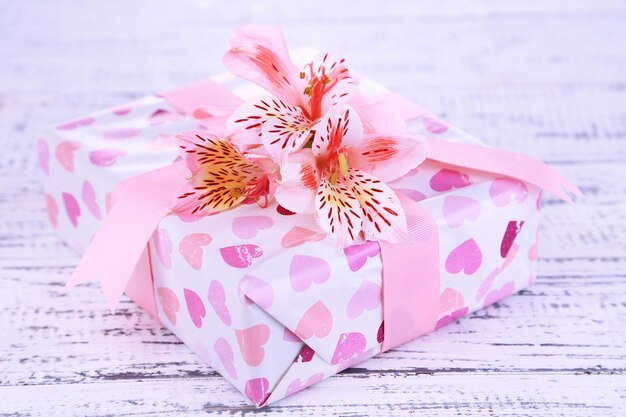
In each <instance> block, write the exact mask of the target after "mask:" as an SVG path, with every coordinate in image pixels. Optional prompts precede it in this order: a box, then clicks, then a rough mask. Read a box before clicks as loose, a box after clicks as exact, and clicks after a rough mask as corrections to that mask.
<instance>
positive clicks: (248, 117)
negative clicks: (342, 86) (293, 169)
mask: <svg viewBox="0 0 626 417" xmlns="http://www.w3.org/2000/svg"><path fill="white" fill-rule="evenodd" d="M227 125H228V126H227V133H228V134H230V135H232V137H233V140H234V141H235V142H236V143H237V144H238V145H240V146H243V147H249V146H254V145H257V144H260V143H262V144H263V145H265V148H266V149H267V151H268V152H269V154H270V156H271V157H272V158H273V159H274V160H276V161H281V160H282V158H283V156H284V155H287V154H289V153H292V152H295V151H297V150H299V149H301V148H302V146H303V145H304V144H305V143H306V142H307V141H308V140H309V138H310V137H311V134H312V132H311V123H310V122H309V120H308V119H307V118H306V117H304V115H303V113H302V110H301V109H300V107H296V106H291V105H289V104H287V103H285V102H284V101H283V100H280V99H278V98H272V97H266V98H264V99H261V100H253V101H248V102H245V103H244V104H242V105H241V106H240V107H239V108H237V109H236V110H235V112H234V113H233V115H232V116H231V117H230V118H229V120H228V123H227Z"/></svg>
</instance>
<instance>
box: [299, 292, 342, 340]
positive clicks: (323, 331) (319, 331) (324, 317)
mask: <svg viewBox="0 0 626 417" xmlns="http://www.w3.org/2000/svg"><path fill="white" fill-rule="evenodd" d="M332 327H333V315H332V313H331V312H330V310H329V309H328V307H326V305H325V304H324V303H323V302H321V301H318V302H317V303H315V304H313V305H312V306H311V307H310V308H309V309H308V310H307V311H306V312H305V313H304V314H303V315H302V318H301V319H300V321H299V322H298V325H297V327H296V330H295V333H296V335H297V336H298V337H299V338H300V339H302V340H306V339H310V338H311V337H313V336H315V337H317V338H319V339H321V338H324V337H326V336H328V334H329V333H330V331H331V329H332Z"/></svg>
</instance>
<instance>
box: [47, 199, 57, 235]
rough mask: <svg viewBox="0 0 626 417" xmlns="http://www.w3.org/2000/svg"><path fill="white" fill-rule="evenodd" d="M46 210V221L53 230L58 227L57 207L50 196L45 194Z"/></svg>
mask: <svg viewBox="0 0 626 417" xmlns="http://www.w3.org/2000/svg"><path fill="white" fill-rule="evenodd" d="M46 208H47V209H48V220H50V224H51V225H52V227H54V228H55V229H56V228H57V227H59V206H58V205H57V202H56V200H55V199H54V197H52V196H51V195H50V194H46Z"/></svg>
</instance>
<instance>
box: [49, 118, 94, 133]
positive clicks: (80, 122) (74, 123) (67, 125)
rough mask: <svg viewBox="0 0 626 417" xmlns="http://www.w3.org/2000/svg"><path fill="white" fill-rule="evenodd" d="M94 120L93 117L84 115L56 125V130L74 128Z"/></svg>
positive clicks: (86, 124) (87, 124)
mask: <svg viewBox="0 0 626 417" xmlns="http://www.w3.org/2000/svg"><path fill="white" fill-rule="evenodd" d="M95 120H96V119H94V118H93V117H85V118H83V119H76V120H72V121H69V122H67V123H63V124H62V125H59V126H57V130H74V129H76V128H78V127H81V126H89V125H90V124H92V123H93V122H94V121H95Z"/></svg>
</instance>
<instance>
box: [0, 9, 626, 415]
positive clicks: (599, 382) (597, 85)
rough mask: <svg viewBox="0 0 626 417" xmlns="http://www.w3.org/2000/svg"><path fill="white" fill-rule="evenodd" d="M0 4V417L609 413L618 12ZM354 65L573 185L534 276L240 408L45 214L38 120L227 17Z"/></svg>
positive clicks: (210, 48)
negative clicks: (105, 280) (365, 356)
mask: <svg viewBox="0 0 626 417" xmlns="http://www.w3.org/2000/svg"><path fill="white" fill-rule="evenodd" d="M127 3H131V2H125V1H120V0H109V1H106V2H99V3H91V2H90V3H86V2H80V1H74V0H59V1H55V2H51V1H50V2H46V1H29V2H26V1H22V2H17V1H10V0H0V325H1V327H0V328H1V329H2V330H1V333H0V415H8V416H23V415H43V416H72V415H90V416H92V415H93V416H96V415H98V416H105V415H127V416H144V415H145V416H153V415H157V414H162V415H203V414H207V413H208V414H211V413H212V414H216V415H237V416H243V415H247V414H250V413H253V412H254V413H255V414H258V415H274V414H276V415H284V416H317V417H319V416H330V415H333V416H335V415H350V416H356V415H368V416H369V415H393V416H402V415H410V414H414V415H429V416H439V415H462V416H469V415H494V416H508V415H540V416H557V415H558V416H568V417H569V416H611V415H614V416H619V415H622V416H623V415H626V409H625V408H624V404H625V403H626V376H625V368H626V366H625V365H626V296H625V295H626V242H625V241H626V239H625V237H624V236H625V235H626V4H625V3H624V2H618V1H614V2H612V1H600V0H587V1H575V2H573V1H569V0H566V1H541V2H529V1H526V0H513V1H509V2H495V1H488V0H483V1H479V2H465V1H462V2H458V3H453V4H446V5H445V6H441V5H435V4H434V3H435V2H429V1H423V2H422V1H419V2H413V1H409V0H405V1H397V2H394V3H392V4H388V5H385V6H383V5H382V4H383V3H382V2H379V1H375V0H371V1H365V2H356V1H354V2H347V3H341V4H335V3H336V2H325V1H321V0H316V1H314V2H309V3H303V2H280V3H279V2H278V1H274V2H269V3H261V2H258V1H253V2H245V3H244V2H242V3H238V2H235V1H232V0H231V1H228V2H219V3H218V2H216V1H210V2H204V1H200V0H196V1H189V2H167V1H164V0H163V1H161V0H160V1H150V2H141V3H140V2H132V4H127ZM251 21H257V22H271V23H276V24H280V25H282V26H283V28H284V30H285V32H286V34H287V36H288V40H289V42H290V44H291V46H294V47H295V46H299V45H303V44H311V45H313V46H316V47H320V48H324V47H334V48H337V49H340V50H343V51H347V55H348V58H349V60H350V62H351V63H352V65H353V66H354V67H355V68H358V69H359V70H360V71H361V72H362V73H365V74H367V75H368V76H371V77H372V78H374V79H376V80H378V81H380V82H382V83H383V84H386V85H387V86H389V87H390V88H392V89H394V90H396V91H398V92H401V93H403V94H406V95H407V96H409V97H410V98H412V99H413V100H415V101H418V102H420V103H422V104H423V105H424V106H426V107H428V108H430V109H431V110H433V111H434V112H436V113H438V114H440V115H441V116H442V117H444V118H446V119H448V120H450V121H451V122H453V123H454V124H456V125H458V126H460V127H462V128H464V129H465V130H467V131H470V132H472V133H474V134H476V135H477V136H479V137H481V138H483V139H484V140H485V141H486V142H488V143H489V144H492V145H494V146H501V147H504V148H508V149H511V150H515V151H519V152H522V153H525V154H528V155H531V156H534V157H538V158H540V159H542V160H544V161H547V162H549V163H551V164H552V165H553V166H555V167H556V168H557V169H559V170H561V171H562V172H563V173H565V174H566V175H568V176H569V177H570V178H571V179H573V180H574V182H576V183H577V184H578V185H579V186H580V187H581V189H582V190H583V191H584V192H585V193H586V195H587V196H586V198H585V199H584V200H582V201H581V202H580V203H579V204H578V205H577V206H575V207H570V206H566V205H564V204H561V203H560V202H558V201H556V200H555V199H553V198H550V197H548V198H547V199H546V202H545V216H544V219H543V225H542V240H541V247H540V258H541V259H540V263H539V277H538V280H537V284H536V285H535V286H534V287H532V288H530V289H529V290H525V291H523V292H521V293H520V294H518V295H515V296H513V297H510V298H508V299H506V300H505V301H503V302H501V303H499V304H497V305H495V306H493V307H491V308H489V309H487V310H484V311H480V312H478V313H475V314H472V315H471V316H470V317H467V318H464V319H462V320H460V321H459V322H457V323H455V324H451V325H449V326H447V327H445V328H443V329H440V330H438V331H436V332H434V333H432V334H430V335H427V336H425V337H422V338H420V339H419V340H417V341H414V342H412V343H409V344H407V345H405V346H402V347H401V348H400V349H397V350H395V351H392V352H389V353H386V354H384V355H381V356H379V357H377V358H374V359H371V360H369V361H367V362H365V363H363V364H361V365H359V366H357V367H356V368H352V369H349V370H347V371H345V372H343V373H342V374H340V375H337V376H335V377H332V378H330V379H329V380H326V381H324V382H322V383H320V384H318V385H316V386H314V387H313V388H310V389H307V390H305V391H304V392H302V393H299V394H297V395H295V396H293V397H291V398H288V399H286V400H284V401H281V402H279V403H278V404H276V405H274V406H271V407H268V408H264V409H261V410H259V411H255V410H254V409H252V408H251V407H249V406H248V405H247V404H246V402H245V401H244V400H243V397H242V396H241V395H240V394H239V393H238V392H236V391H235V390H234V389H233V388H232V387H231V386H230V385H229V384H228V383H227V382H225V381H224V380H223V379H222V378H221V377H220V376H219V375H218V374H216V373H215V372H213V371H212V370H211V369H209V368H208V367H207V366H205V365H203V364H202V363H200V362H199V361H198V359H197V358H196V357H195V356H194V354H193V353H192V352H191V351H190V350H189V349H188V348H187V347H186V346H184V345H182V344H181V343H180V342H179V341H178V340H177V339H176V338H175V337H174V336H173V335H171V334H170V333H169V332H167V331H166V330H164V329H162V328H160V327H159V326H158V325H157V324H156V323H155V321H153V320H152V319H150V318H149V317H148V315H147V314H146V313H144V312H142V311H141V310H139V309H138V308H137V307H136V306H135V305H133V304H132V303H130V302H128V301H126V302H125V303H123V305H122V306H121V309H120V310H118V311H117V312H116V313H115V314H110V313H109V312H108V311H107V309H106V308H105V305H104V302H103V301H102V296H101V293H100V289H99V287H98V285H95V284H94V285H91V286H87V287H82V288H80V289H77V290H75V291H73V292H72V293H71V294H69V295H68V294H66V293H65V292H64V290H63V284H64V282H65V280H66V279H67V277H68V276H69V274H70V272H71V271H72V268H73V267H74V266H75V265H76V263H77V261H78V257H77V255H75V254H74V253H73V252H72V251H71V250H70V249H68V248H67V247H65V246H64V245H63V244H62V243H61V242H60V241H59V240H58V239H57V238H56V237H55V235H54V233H53V231H52V230H51V228H50V227H49V226H48V224H47V221H46V215H45V211H44V204H43V198H42V191H41V185H40V179H39V176H38V171H37V169H36V161H35V158H34V146H33V143H34V139H35V138H36V130H37V128H38V127H40V126H42V125H47V124H53V123H55V122H57V121H59V120H62V119H67V118H70V117H73V116H78V115H81V114H84V113H88V112H90V111H94V110H97V109H99V108H102V107H104V106H112V105H116V104H119V103H122V102H124V101H127V100H130V99H133V98H137V97H140V96H142V95H145V94H148V93H152V92H154V91H159V90H163V89H165V88H168V87H172V86H175V85H177V84H181V83H185V82H188V81H192V80H195V79H199V78H202V77H204V76H207V75H210V74H214V73H216V72H218V71H221V67H220V60H219V58H220V56H221V54H222V53H223V51H224V50H225V49H226V47H227V43H226V40H227V36H228V34H229V32H230V31H231V30H232V28H234V27H236V26H238V25H240V24H244V23H246V22H251Z"/></svg>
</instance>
